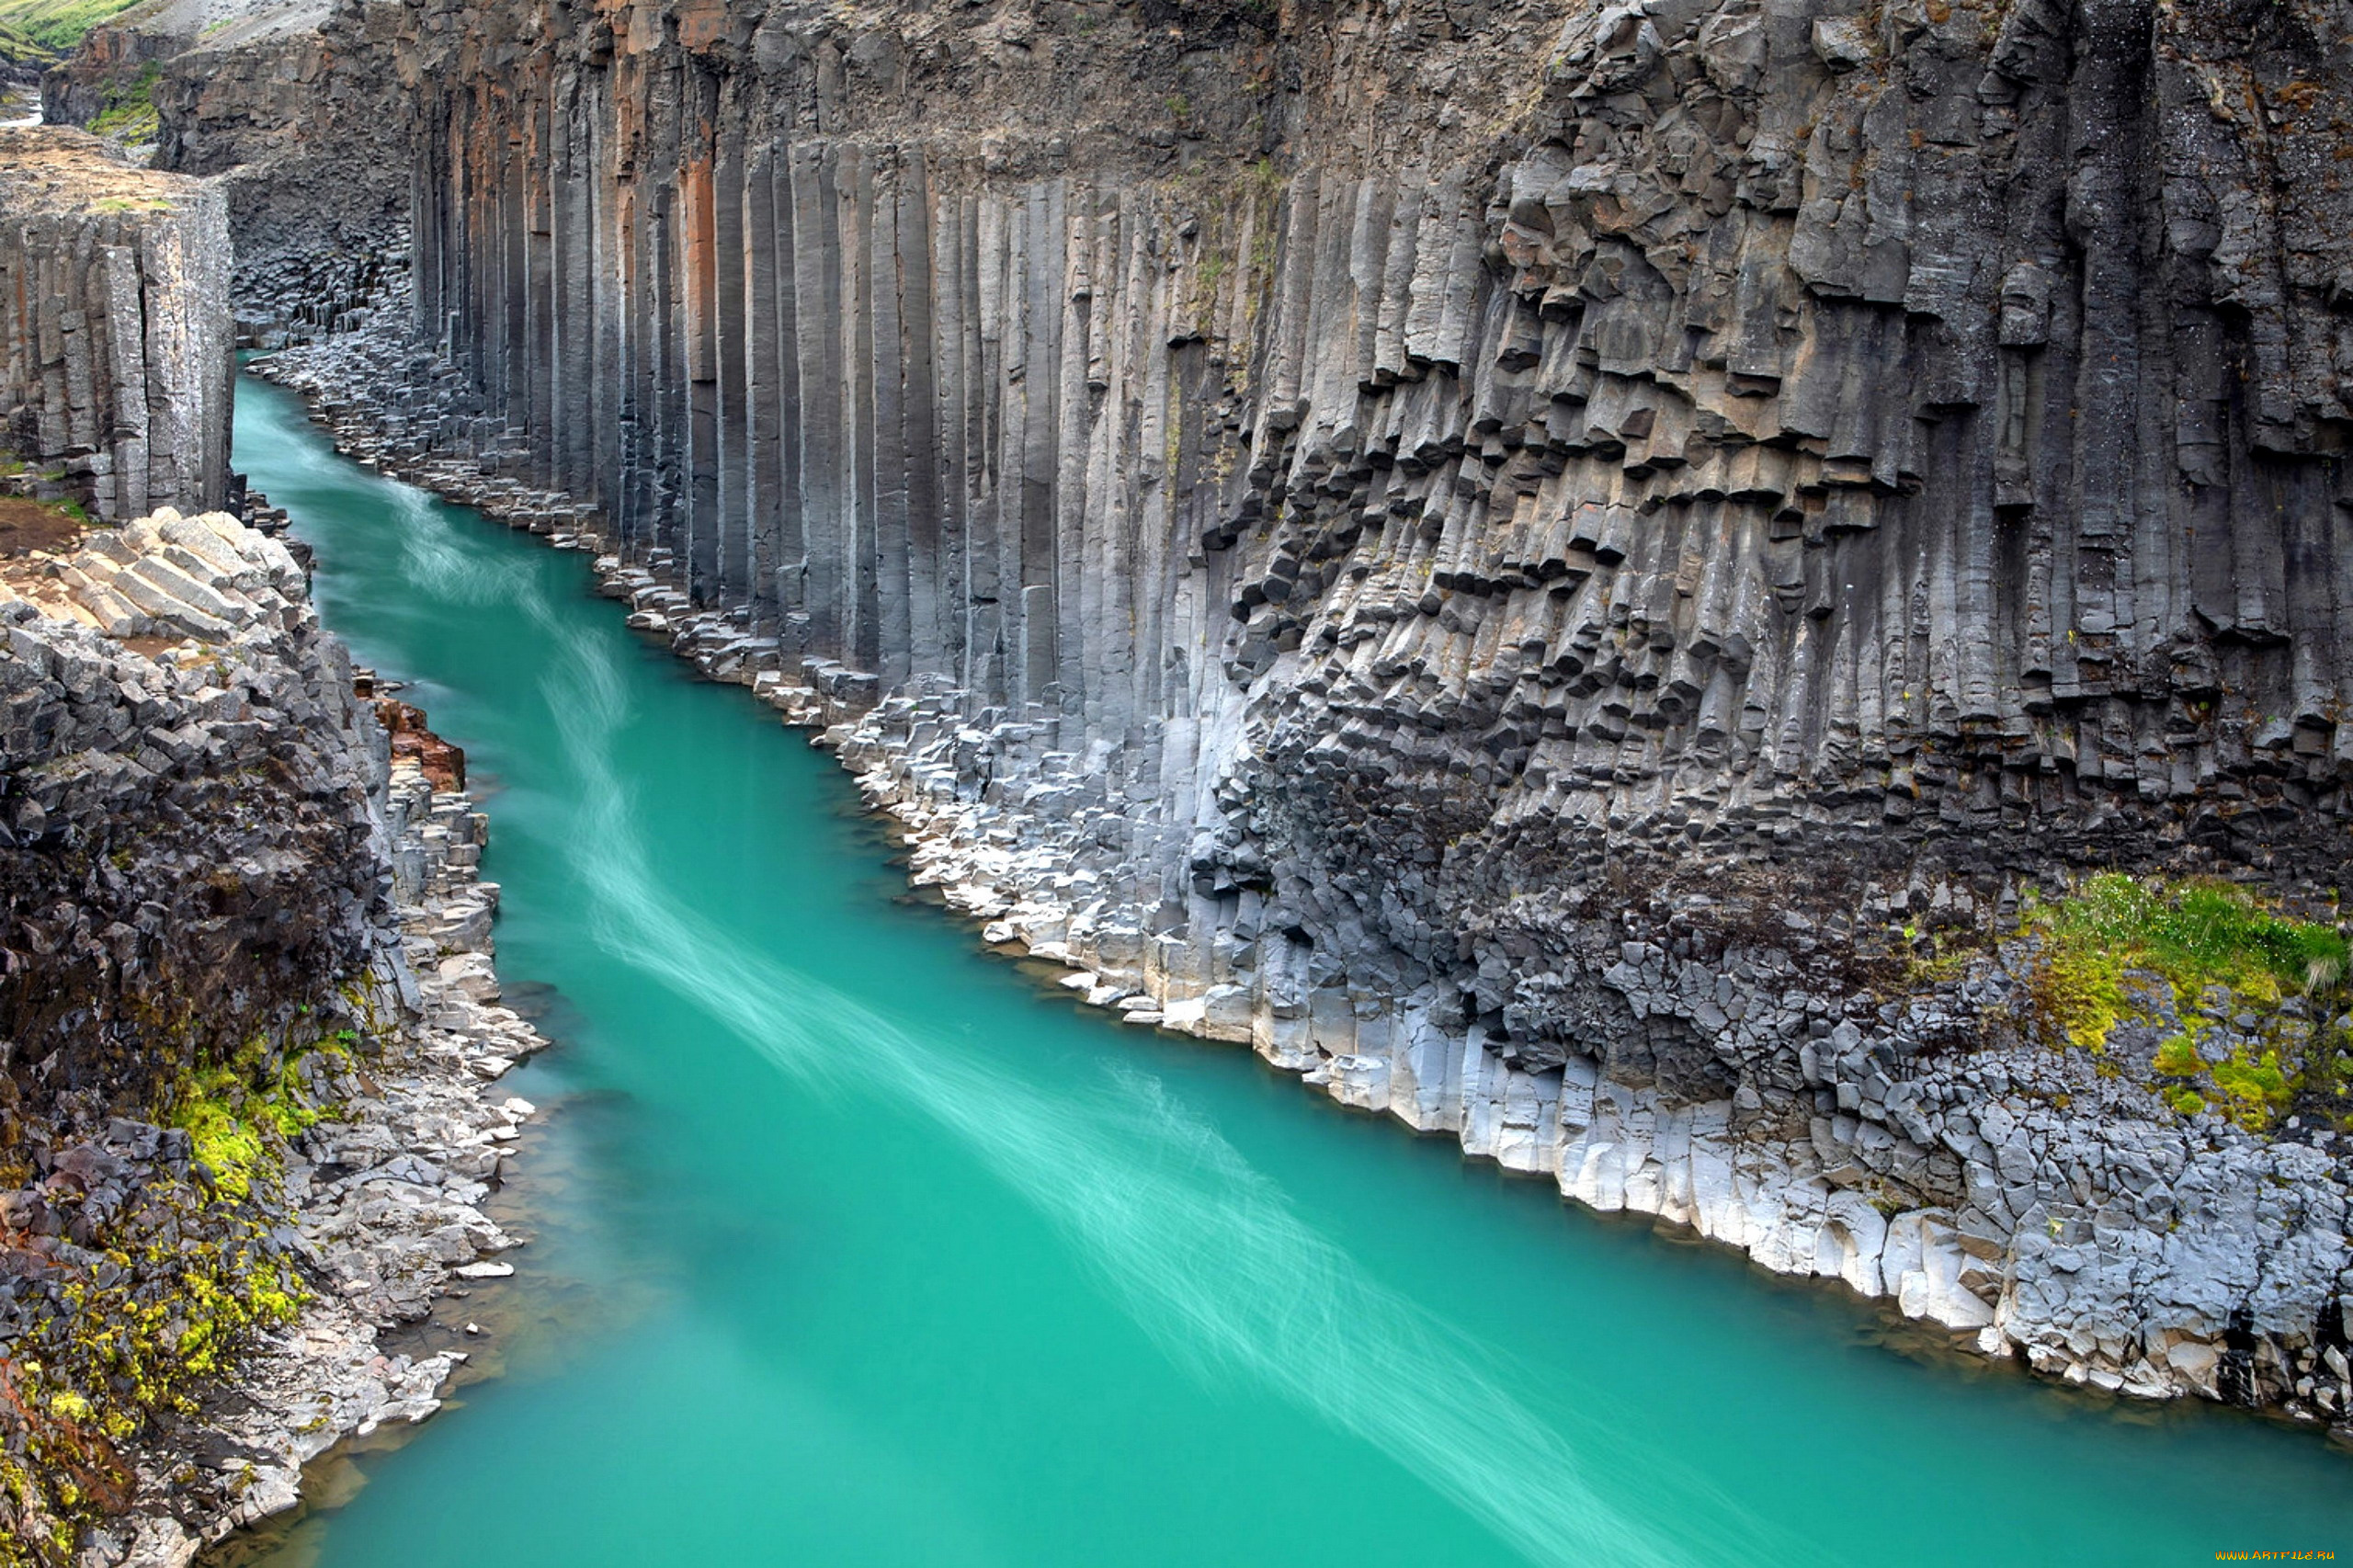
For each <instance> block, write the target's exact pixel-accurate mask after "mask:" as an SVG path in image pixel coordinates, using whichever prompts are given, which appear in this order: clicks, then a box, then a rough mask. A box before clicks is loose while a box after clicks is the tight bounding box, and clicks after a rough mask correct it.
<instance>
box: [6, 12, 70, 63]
mask: <svg viewBox="0 0 2353 1568" xmlns="http://www.w3.org/2000/svg"><path fill="white" fill-rule="evenodd" d="M56 58H57V55H56V51H53V50H51V49H48V48H45V47H43V46H42V45H41V44H40V43H38V42H36V41H34V40H33V37H32V35H31V34H29V33H28V32H26V31H24V30H23V29H22V28H17V27H13V26H11V25H10V24H9V23H7V22H6V21H5V20H0V64H7V65H46V64H48V63H49V62H51V61H52V60H54V59H56Z"/></svg>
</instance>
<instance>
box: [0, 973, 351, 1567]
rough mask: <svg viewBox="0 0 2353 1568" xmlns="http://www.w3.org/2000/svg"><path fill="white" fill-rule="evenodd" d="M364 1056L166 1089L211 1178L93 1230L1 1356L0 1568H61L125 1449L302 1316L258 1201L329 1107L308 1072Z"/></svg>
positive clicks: (295, 1050)
mask: <svg viewBox="0 0 2353 1568" xmlns="http://www.w3.org/2000/svg"><path fill="white" fill-rule="evenodd" d="M308 1012H309V1010H308V1009H307V1008H305V1009H303V1013H304V1015H305V1016H307V1015H308ZM357 1044H358V1034H357V1033H356V1032H355V1031H353V1030H350V1029H345V1030H341V1031H338V1032H336V1033H335V1034H331V1035H328V1036H326V1037H325V1038H324V1039H321V1040H313V1041H311V1042H309V1043H307V1044H294V1043H290V1044H288V1045H287V1046H285V1047H283V1048H274V1047H272V1046H271V1044H270V1043H269V1042H268V1041H267V1040H261V1039H256V1040H249V1041H247V1042H246V1043H245V1044H244V1046H243V1047H241V1048H240V1049H239V1050H238V1051H236V1052H235V1053H234V1054H233V1056H232V1057H231V1059H230V1060H229V1061H227V1062H220V1063H218V1064H216V1065H213V1066H210V1067H207V1068H203V1069H200V1070H198V1071H195V1072H192V1073H188V1074H184V1075H183V1076H182V1077H181V1078H180V1079H179V1080H178V1081H177V1082H176V1083H175V1084H173V1085H171V1086H170V1087H169V1088H167V1089H166V1090H165V1095H164V1098H165V1110H164V1112H163V1115H162V1117H161V1119H162V1120H163V1121H164V1122H165V1124H166V1125H168V1126H173V1127H178V1128H182V1129H185V1130H186V1131H188V1135H189V1142H190V1143H191V1145H192V1153H193V1154H194V1156H195V1159H196V1161H197V1163H198V1166H199V1168H198V1169H195V1170H193V1171H192V1172H191V1173H190V1174H189V1175H188V1176H186V1177H178V1178H168V1177H167V1178H165V1179H163V1180H159V1181H155V1182H152V1183H150V1184H149V1185H148V1186H146V1187H143V1188H142V1189H141V1191H140V1193H139V1196H138V1199H137V1201H136V1202H135V1203H134V1204H133V1205H131V1207H130V1208H129V1209H128V1210H126V1211H125V1212H123V1213H121V1214H119V1215H118V1216H117V1217H115V1218H114V1219H112V1220H111V1221H108V1223H107V1224H105V1225H104V1226H102V1227H99V1228H98V1230H97V1233H95V1234H94V1235H92V1237H91V1239H90V1244H89V1249H88V1252H87V1253H85V1254H84V1255H83V1256H85V1257H90V1258H92V1261H90V1262H88V1263H87V1264H82V1265H76V1266H75V1267H74V1268H73V1271H72V1274H71V1276H70V1277H69V1278H66V1279H65V1280H64V1281H63V1284H62V1286H60V1287H59V1289H58V1291H57V1298H58V1299H57V1302H56V1308H57V1310H55V1311H54V1312H52V1313H51V1315H50V1317H49V1318H48V1320H47V1321H46V1322H45V1323H43V1324H40V1327H39V1328H38V1329H36V1330H35V1331H34V1332H33V1333H32V1334H30V1335H28V1336H27V1337H26V1338H25V1339H23V1340H20V1341H19V1342H18V1345H17V1355H16V1356H15V1357H14V1358H0V1428H5V1429H6V1431H7V1433H8V1437H9V1440H8V1443H7V1445H6V1449H0V1568H63V1565H64V1564H65V1563H67V1562H70V1561H71V1560H72V1557H73V1554H74V1551H75V1549H76V1548H77V1547H78V1545H79V1544H80V1541H81V1539H82V1535H83V1532H84V1531H85V1528H87V1527H88V1526H90V1525H92V1524H94V1523H95V1522H97V1519H98V1518H99V1517H101V1516H102V1515H104V1514H105V1513H107V1512H108V1511H110V1510H111V1509H113V1508H117V1507H119V1506H121V1503H122V1501H123V1499H124V1498H125V1497H126V1496H127V1490H126V1489H127V1488H128V1486H129V1485H130V1483H131V1477H130V1475H129V1473H128V1471H127V1470H126V1469H125V1467H124V1464H123V1461H122V1460H121V1457H120V1453H119V1449H120V1448H121V1446H122V1445H124V1444H126V1443H129V1442H131V1441H132V1440H134V1439H136V1438H137V1437H139V1436H140V1435H141V1434H142V1432H144V1431H145V1430H146V1428H147V1427H148V1426H149V1424H150V1423H151V1422H153V1421H156V1420H159V1419H160V1420H169V1419H176V1418H180V1417H186V1416H188V1415H195V1414H196V1413H197V1411H198V1408H199V1402H200V1401H201V1400H202V1398H203V1397H204V1395H205V1393H206V1392H207V1391H208V1390H209V1389H210V1388H211V1387H213V1386H214V1385H215V1384H217V1383H218V1381H220V1379H221V1378H222V1377H223V1376H225V1375H226V1374H228V1373H229V1372H231V1371H233V1369H234V1368H235V1367H236V1365H237V1363H238V1361H239V1360H240V1359H241V1358H243V1357H244V1356H245V1355H246V1354H247V1353H248V1352H249V1351H250V1350H251V1349H252V1348H253V1346H254V1345H255V1344H256V1340H257V1339H258V1338H259V1337H260V1336H261V1335H265V1334H267V1333H268V1332H269V1331H270V1330H272V1329H274V1328H278V1327H282V1326H284V1325H285V1324H290V1323H291V1322H293V1321H294V1318H295V1317H296V1315H297V1314H298V1313H299V1312H301V1308H302V1303H303V1300H304V1295H303V1290H302V1287H301V1282H300V1280H299V1279H298V1278H297V1276H296V1274H295V1271H294V1265H293V1262H292V1260H291V1258H290V1256H288V1255H287V1254H286V1252H285V1251H284V1249H283V1248H282V1247H281V1246H280V1245H279V1244H278V1242H277V1241H276V1240H275V1239H274V1238H273V1236H272V1234H271V1231H272V1218H271V1216H272V1210H271V1208H270V1207H269V1206H268V1205H267V1204H266V1203H263V1202H259V1201H256V1199H266V1198H268V1197H271V1196H273V1195H274V1194H275V1192H276V1190H277V1188H278V1186H279V1184H280V1183H281V1182H282V1181H283V1179H284V1172H285V1158H286V1145H285V1140H287V1139H288V1138H290V1137H293V1136H295V1135H296V1134H298V1133H300V1132H301V1131H302V1130H303V1129H305V1128H307V1127H310V1126H312V1125H313V1124H314V1123H315V1122H317V1120H318V1119H319V1118H320V1116H321V1115H322V1114H323V1112H324V1110H325V1109H326V1107H324V1106H323V1105H321V1104H319V1103H317V1102H315V1101H314V1100H313V1098H311V1096H309V1095H308V1094H307V1093H306V1092H305V1088H304V1085H305V1083H306V1082H307V1081H310V1080H311V1079H312V1078H313V1074H311V1073H310V1072H308V1071H307V1070H306V1066H305V1064H306V1063H307V1062H309V1061H310V1060H311V1059H312V1058H313V1057H316V1056H324V1057H327V1058H330V1059H332V1060H334V1061H335V1062H338V1063H346V1062H349V1061H350V1059H351V1056H352V1052H353V1050H354V1048H355V1047H356V1045H357ZM49 1201H50V1202H51V1203H52V1204H57V1205H66V1206H71V1205H74V1204H76V1203H79V1202H80V1201H81V1199H80V1197H79V1195H78V1194H75V1193H74V1192H73V1191H72V1190H71V1189H67V1190H64V1191H60V1192H56V1193H54V1194H53V1195H51V1197H50V1198H49Z"/></svg>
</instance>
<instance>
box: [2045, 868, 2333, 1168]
mask: <svg viewBox="0 0 2353 1568" xmlns="http://www.w3.org/2000/svg"><path fill="white" fill-rule="evenodd" d="M2023 932H2024V934H2025V935H2027V936H2029V937H2032V938H2033V939H2034V943H2035V946H2034V949H2033V953H2032V956H2031V958H2030V960H2029V961H2028V963H2027V965H2026V968H2025V971H2024V980H2025V989H2026V1000H2027V1005H2028V1007H2029V1011H2030V1013H2032V1014H2033V1015H2034V1016H2035V1017H2036V1018H2037V1019H2038V1021H2039V1022H2040V1024H2041V1026H2042V1028H2043V1029H2044V1032H2045V1033H2046V1034H2048V1035H2050V1036H2052V1037H2053V1038H2055V1039H2063V1040H2065V1041H2066V1042H2067V1043H2069V1044H2072V1045H2074V1046H2075V1047H2077V1048H2079V1049H2081V1050H2084V1051H2090V1052H2091V1053H2093V1054H2094V1055H2096V1056H2100V1057H2102V1058H2103V1059H2104V1062H2103V1066H2104V1070H2105V1069H2106V1068H2107V1067H2109V1066H2112V1065H2113V1063H2112V1062H2108V1061H2106V1060H2105V1059H2107V1057H2108V1049H2109V1043H2110V1038H2111V1036H2112V1035H2113V1034H2114V1033H2115V1031H2116V1028H2117V1026H2118V1025H2120V1024H2121V1023H2125V1022H2128V1021H2132V1022H2139V1023H2143V1024H2151V1025H2154V1026H2156V1027H2158V1028H2163V1029H2164V1030H2165V1035H2164V1037H2163V1038H2162V1039H2161V1040H2159V1041H2158V1043H2157V1045H2156V1048H2155V1051H2154V1054H2153V1055H2152V1057H2151V1058H2150V1060H2149V1062H2148V1070H2149V1073H2150V1074H2151V1076H2152V1078H2153V1080H2154V1083H2153V1085H2152V1086H2153V1087H2154V1088H2155V1089H2156V1090H2157V1092H2158V1093H2159V1095H2160V1096H2161V1097H2163V1098H2164V1099H2165V1103H2167V1104H2168V1105H2170V1106H2171V1107H2173V1108H2174V1109H2175V1110H2177V1111H2178V1112H2180V1113H2182V1114H2184V1115H2196V1114H2198V1113H2200V1112H2201V1111H2204V1110H2207V1109H2209V1108H2215V1109H2220V1110H2222V1111H2223V1112H2224V1113H2225V1114H2227V1115H2228V1116H2230V1117H2231V1118H2232V1119H2234V1120H2235V1121H2237V1122H2239V1123H2240V1124H2241V1125H2242V1126H2244V1127H2246V1128H2247V1129H2249V1130H2250V1131H2264V1130H2266V1129H2268V1128H2270V1127H2271V1126H2273V1125H2274V1124H2275V1123H2276V1122H2277V1121H2278V1120H2279V1119H2280V1118H2281V1117H2283V1116H2285V1115H2287V1114H2288V1113H2289V1112H2290V1108H2293V1107H2296V1106H2297V1105H2298V1104H2299V1103H2300V1101H2301V1100H2313V1099H2317V1100H2319V1101H2321V1102H2323V1103H2321V1104H2318V1105H2316V1106H2315V1107H2314V1108H2315V1109H2316V1110H2318V1111H2320V1112H2321V1113H2323V1114H2325V1115H2327V1116H2328V1117H2329V1118H2330V1119H2332V1120H2336V1119H2340V1118H2341V1115H2342V1113H2340V1112H2339V1111H2337V1110H2336V1108H2335V1106H2334V1104H2333V1101H2334V1100H2335V1099H2336V1098H2342V1097H2343V1096H2342V1094H2341V1092H2340V1087H2339V1085H2340V1081H2341V1080H2342V1079H2343V1078H2345V1077H2346V1076H2347V1074H2346V1073H2344V1072H2342V1071H2340V1065H2341V1059H2343V1058H2344V1057H2345V1054H2346V1046H2347V1040H2346V1039H2345V1038H2344V1037H2345V1032H2346V1031H2345V1029H2344V1028H2343V1027H2342V1025H2341V1022H2339V1021H2336V1020H2341V1018H2342V1017H2343V1016H2344V1014H2345V1012H2346V1008H2347V1003H2348V1001H2353V996H2348V994H2347V984H2346V982H2347V943H2346V938H2345V936H2344V933H2342V932H2341V931H2339V930H2338V929H2337V927H2336V926H2335V925H2334V924H2332V923H2330V922H2327V921H2320V920H2302V919H2298V918H2295V917H2293V916H2291V915H2287V914H2285V913H2283V912H2282V911H2281V910H2280V909H2279V907H2278V906H2277V905H2275V904H2273V903H2270V902H2268V900H2266V899H2264V898H2263V897H2262V896H2261V895H2260V894H2258V893H2256V892H2253V891H2252V890H2249V889H2247V888H2244V887H2240V886H2237V885H2235V884H2234V883H2230V882H2224V881H2217V880H2213V879H2208V878H2193V879H2182V880H2169V879H2163V878H2154V877H2129V876H2123V875H2120V874H2115V873H2109V874H2106V875H2102V876H2097V877H2093V878H2091V879H2089V880H2088V881H2086V882H2085V883H2084V884H2083V885H2082V886H2081V887H2080V888H2078V889H2077V890H2076V891H2075V892H2074V893H2072V894H2071V895H2069V896H2067V897H2065V898H2063V899H2059V900H2055V901H2048V902H2046V901H2041V900H2030V901H2029V903H2028V905H2027V909H2026V912H2025V915H2024V918H2023ZM2144 1038H2145V1037H2144Z"/></svg>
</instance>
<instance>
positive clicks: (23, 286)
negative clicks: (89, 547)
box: [0, 130, 234, 518]
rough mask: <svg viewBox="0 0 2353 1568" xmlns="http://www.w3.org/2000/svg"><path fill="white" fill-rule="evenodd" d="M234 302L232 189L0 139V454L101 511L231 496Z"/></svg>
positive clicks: (11, 136)
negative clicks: (56, 477) (58, 477)
mask: <svg viewBox="0 0 2353 1568" xmlns="http://www.w3.org/2000/svg"><path fill="white" fill-rule="evenodd" d="M228 291H229V236H228V226H227V213H226V209H225V208H224V206H223V204H222V199H221V196H220V194H219V192H217V191H215V190H213V189H211V188H210V187H207V186H204V185H201V184H199V183H198V182H197V181H194V180H188V179H183V178H179V177H176V176H170V175H159V174H151V173H147V172H145V171H142V170H133V169H131V168H128V167H125V166H123V165H117V164H111V163H108V161H106V160H105V158H104V157H103V155H102V153H101V152H100V149H99V146H98V143H97V142H96V141H95V140H93V139H92V138H90V137H87V136H85V135H83V134H82V133H80V132H79V131H59V130H42V131H0V445H5V446H6V448H9V449H13V455H14V456H15V457H16V458H17V459H20V460H24V461H25V462H27V463H28V464H30V465H31V466H33V467H35V468H39V469H44V470H51V471H55V472H60V473H61V474H62V475H63V479H64V480H65V482H66V483H67V485H68V488H69V489H71V490H72V491H74V492H75V493H76V494H78V496H79V498H80V499H82V500H83V501H84V502H85V503H86V504H87V505H88V506H89V507H90V509H91V510H92V511H93V512H95V513H96V514H97V516H99V517H109V518H131V517H140V516H142V515H144V514H145V513H147V512H150V511H153V510H154V509H155V508H157V507H161V506H172V507H176V508H181V509H185V510H188V511H202V510H204V509H206V508H207V507H210V506H219V505H220V504H221V503H222V501H223V500H224V499H226V496H227V489H228V481H229V378H230V377H231V375H232V374H233V373H234V367H233V365H232V363H231V362H230V355H229V312H228Z"/></svg>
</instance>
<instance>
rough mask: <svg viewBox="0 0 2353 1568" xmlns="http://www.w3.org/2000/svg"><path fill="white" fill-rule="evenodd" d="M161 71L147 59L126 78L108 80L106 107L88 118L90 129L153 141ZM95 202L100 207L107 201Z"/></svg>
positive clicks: (159, 120) (160, 124)
mask: <svg viewBox="0 0 2353 1568" xmlns="http://www.w3.org/2000/svg"><path fill="white" fill-rule="evenodd" d="M163 74H164V68H163V67H162V66H161V65H159V64H157V63H156V62H153V61H152V60H151V61H149V62H147V63H146V64H145V65H143V66H142V67H140V71H139V74H138V75H136V76H134V77H132V78H131V79H130V80H129V81H116V82H109V83H108V84H107V85H106V92H105V97H106V107H105V108H101V109H99V110H98V112H97V117H96V118H95V119H92V120H91V121H90V130H91V131H92V132H93V133H94V134H96V135H99V136H112V137H116V138H119V140H121V141H125V142H153V140H154V139H155V134H156V132H158V131H161V130H163V128H164V121H163V118H162V116H160V115H158V114H157V113H156V112H155V84H156V83H157V82H159V81H161V80H162V79H163ZM117 200H120V198H117ZM99 205H100V206H101V207H104V206H106V205H107V203H105V202H100V203H99ZM122 205H123V206H124V207H125V208H128V207H129V206H130V205H131V203H130V202H128V201H124V202H123V203H122Z"/></svg>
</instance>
